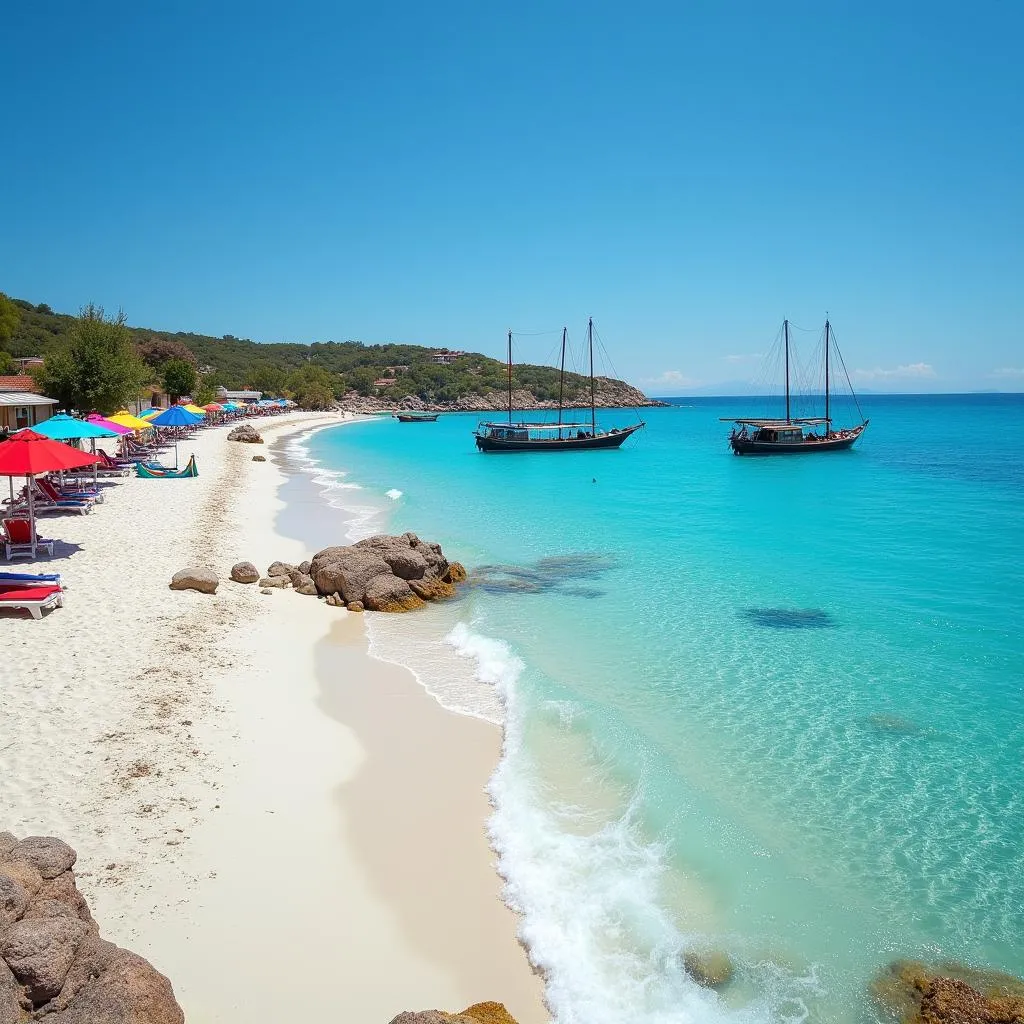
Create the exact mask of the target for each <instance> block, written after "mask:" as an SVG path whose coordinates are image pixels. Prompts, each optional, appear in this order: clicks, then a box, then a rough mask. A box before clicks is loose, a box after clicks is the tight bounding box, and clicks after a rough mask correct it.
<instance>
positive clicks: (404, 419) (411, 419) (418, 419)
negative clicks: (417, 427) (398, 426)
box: [395, 415, 437, 423]
mask: <svg viewBox="0 0 1024 1024" xmlns="http://www.w3.org/2000/svg"><path fill="white" fill-rule="evenodd" d="M395 419H396V420H398V422H399V423H436V422H437V416H436V415H434V416H399V415H396V416H395Z"/></svg>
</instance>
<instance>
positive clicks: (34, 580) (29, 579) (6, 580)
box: [0, 572, 65, 590]
mask: <svg viewBox="0 0 1024 1024" xmlns="http://www.w3.org/2000/svg"><path fill="white" fill-rule="evenodd" d="M0 587H60V589H61V590H64V589H65V587H64V577H63V576H62V575H61V574H60V573H59V572H0Z"/></svg>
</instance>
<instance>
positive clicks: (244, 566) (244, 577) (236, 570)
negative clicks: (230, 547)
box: [231, 562, 260, 583]
mask: <svg viewBox="0 0 1024 1024" xmlns="http://www.w3.org/2000/svg"><path fill="white" fill-rule="evenodd" d="M231 578H232V579H233V580H234V581H235V582H236V583H258V582H259V579H260V571H259V569H257V568H256V566H255V565H253V564H252V562H235V564H234V565H233V566H231Z"/></svg>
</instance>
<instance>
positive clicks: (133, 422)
mask: <svg viewBox="0 0 1024 1024" xmlns="http://www.w3.org/2000/svg"><path fill="white" fill-rule="evenodd" d="M107 419H108V420H110V422H111V423H118V424H120V425H121V426H122V427H127V428H128V429H129V430H152V429H153V424H152V423H147V422H146V421H145V420H140V419H139V417H138V416H133V415H132V414H131V413H130V412H129V411H128V410H127V409H119V410H118V411H117V412H115V413H114V415H113V416H108V417H107Z"/></svg>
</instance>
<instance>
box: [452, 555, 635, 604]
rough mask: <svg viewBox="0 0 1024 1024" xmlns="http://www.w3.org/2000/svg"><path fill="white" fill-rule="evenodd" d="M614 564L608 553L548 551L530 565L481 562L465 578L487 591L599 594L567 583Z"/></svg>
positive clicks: (586, 577)
mask: <svg viewBox="0 0 1024 1024" xmlns="http://www.w3.org/2000/svg"><path fill="white" fill-rule="evenodd" d="M614 565H615V559H614V558H613V557H612V556H610V555H602V554H597V553H579V554H568V555H549V556H548V557H546V558H539V559H538V560H537V561H536V562H534V563H533V564H532V565H480V566H477V567H476V568H475V569H474V570H473V571H472V572H471V573H470V575H469V580H468V582H469V584H470V585H471V586H473V587H478V588H479V589H480V590H483V591H486V592H487V593H489V594H539V593H542V592H544V591H549V590H557V591H559V592H560V593H563V594H565V595H566V596H567V597H583V598H595V597H602V596H603V595H604V591H603V590H597V589H596V588H594V587H575V586H567V585H566V584H569V583H571V582H572V581H573V580H591V579H594V578H595V577H597V576H600V575H601V574H602V573H605V572H607V571H608V570H609V569H611V568H612V567H613V566H614Z"/></svg>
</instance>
